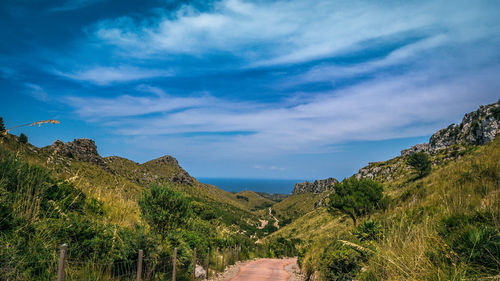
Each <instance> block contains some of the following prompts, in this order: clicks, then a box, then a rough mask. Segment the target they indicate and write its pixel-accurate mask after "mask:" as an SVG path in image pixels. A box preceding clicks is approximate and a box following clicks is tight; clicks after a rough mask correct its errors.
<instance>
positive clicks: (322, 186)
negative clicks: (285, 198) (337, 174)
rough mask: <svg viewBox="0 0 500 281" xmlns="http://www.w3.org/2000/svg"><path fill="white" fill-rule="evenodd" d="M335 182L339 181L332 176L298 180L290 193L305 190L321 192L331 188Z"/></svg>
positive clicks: (299, 192)
mask: <svg viewBox="0 0 500 281" xmlns="http://www.w3.org/2000/svg"><path fill="white" fill-rule="evenodd" d="M337 183H339V181H338V180H336V179H334V178H327V179H324V180H315V181H314V182H308V181H305V182H299V183H296V184H295V186H294V188H293V192H292V194H301V193H306V192H312V193H322V192H325V191H327V190H330V189H333V187H334V186H335V185H336V184H337Z"/></svg>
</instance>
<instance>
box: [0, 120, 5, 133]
mask: <svg viewBox="0 0 500 281" xmlns="http://www.w3.org/2000/svg"><path fill="white" fill-rule="evenodd" d="M3 131H5V124H4V123H3V118H2V117H0V133H3Z"/></svg>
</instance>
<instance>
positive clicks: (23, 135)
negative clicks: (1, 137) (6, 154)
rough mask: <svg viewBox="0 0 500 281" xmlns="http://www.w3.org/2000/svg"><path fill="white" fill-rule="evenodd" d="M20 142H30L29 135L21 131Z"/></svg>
mask: <svg viewBox="0 0 500 281" xmlns="http://www.w3.org/2000/svg"><path fill="white" fill-rule="evenodd" d="M19 142H20V143H27V142H28V136H26V135H25V134H23V133H21V134H20V135H19Z"/></svg>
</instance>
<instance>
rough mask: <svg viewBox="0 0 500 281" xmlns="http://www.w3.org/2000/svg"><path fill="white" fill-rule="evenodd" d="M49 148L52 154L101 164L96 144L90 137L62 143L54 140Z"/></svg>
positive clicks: (101, 160)
mask: <svg viewBox="0 0 500 281" xmlns="http://www.w3.org/2000/svg"><path fill="white" fill-rule="evenodd" d="M50 148H51V149H52V150H53V153H54V154H59V155H62V156H66V157H69V158H72V159H75V160H80V161H85V162H90V163H94V164H99V165H101V164H103V163H104V161H103V159H102V157H101V156H100V155H99V153H98V152H97V146H96V145H95V142H94V141H93V140H91V139H75V140H74V141H72V142H67V143H63V142H62V141H60V140H56V141H55V142H54V143H53V144H52V145H51V146H50Z"/></svg>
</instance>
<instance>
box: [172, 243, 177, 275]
mask: <svg viewBox="0 0 500 281" xmlns="http://www.w3.org/2000/svg"><path fill="white" fill-rule="evenodd" d="M176 263H177V248H174V257H173V258H172V281H175V270H176V266H175V265H176Z"/></svg>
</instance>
